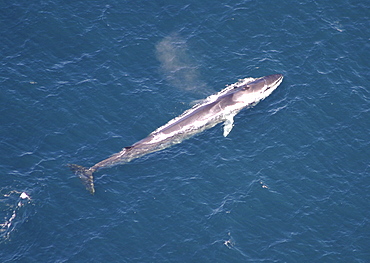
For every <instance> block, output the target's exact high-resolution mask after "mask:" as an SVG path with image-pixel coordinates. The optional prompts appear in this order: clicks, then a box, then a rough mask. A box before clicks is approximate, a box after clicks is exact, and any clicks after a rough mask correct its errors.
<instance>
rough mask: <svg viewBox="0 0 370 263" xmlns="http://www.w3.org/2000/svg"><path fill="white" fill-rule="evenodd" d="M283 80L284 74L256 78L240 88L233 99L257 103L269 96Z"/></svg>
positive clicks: (246, 102)
mask: <svg viewBox="0 0 370 263" xmlns="http://www.w3.org/2000/svg"><path fill="white" fill-rule="evenodd" d="M282 81H283V75H282V74H274V75H269V76H265V77H261V78H257V79H254V80H253V81H251V82H248V83H245V84H243V85H242V86H240V87H239V88H238V91H237V92H235V93H234V94H233V100H234V101H238V102H242V103H245V104H255V103H258V102H259V101H260V100H263V99H264V98H266V97H268V96H269V95H270V94H271V93H272V92H273V91H274V90H275V89H276V88H277V87H278V86H279V85H280V83H281V82H282Z"/></svg>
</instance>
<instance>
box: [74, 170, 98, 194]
mask: <svg viewBox="0 0 370 263" xmlns="http://www.w3.org/2000/svg"><path fill="white" fill-rule="evenodd" d="M67 166H68V167H69V168H70V169H71V170H72V171H73V172H74V173H75V174H76V175H77V176H78V177H80V178H81V180H82V183H83V184H84V185H85V187H86V190H88V191H89V192H90V193H91V194H92V195H93V194H94V193H95V188H94V177H93V172H94V171H95V170H93V169H91V168H85V167H83V166H80V165H77V164H67Z"/></svg>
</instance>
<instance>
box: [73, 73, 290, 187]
mask: <svg viewBox="0 0 370 263" xmlns="http://www.w3.org/2000/svg"><path fill="white" fill-rule="evenodd" d="M282 80H283V75H281V74H274V75H269V76H265V77H261V78H256V79H255V78H245V79H242V80H240V81H239V82H237V83H235V84H232V85H230V86H227V87H226V88H225V89H223V90H222V91H220V92H218V93H217V94H214V95H211V96H209V97H208V98H206V99H205V100H203V101H202V102H201V103H199V104H197V105H195V106H194V107H192V108H191V109H189V110H187V111H185V112H184V113H183V114H181V115H180V116H178V117H176V118H174V119H172V120H171V121H169V122H168V123H167V124H165V125H163V126H162V127H160V128H158V129H157V130H155V131H154V132H152V133H151V134H149V135H148V137H146V138H144V139H142V140H140V141H138V142H136V143H135V144H133V145H132V146H129V147H125V148H123V149H122V151H120V152H118V153H115V154H113V155H112V156H111V157H109V158H107V159H105V160H103V161H101V162H98V163H97V164H95V165H93V166H92V167H90V168H85V167H82V166H79V165H76V164H68V166H69V167H70V168H71V170H72V171H73V172H75V173H76V175H78V176H79V177H80V178H81V180H82V182H83V183H84V185H85V186H86V189H87V190H88V191H90V193H91V194H94V193H95V188H94V178H93V173H94V172H96V171H97V170H98V169H101V168H107V167H111V166H114V165H117V164H123V163H127V162H130V161H131V160H133V159H135V158H138V157H141V156H143V155H145V154H148V153H151V152H155V151H159V150H163V149H165V148H167V147H170V146H171V145H174V144H177V143H181V142H182V141H183V140H185V139H187V138H190V137H191V136H193V135H195V134H197V133H200V132H202V131H204V130H206V129H209V128H211V127H213V126H215V125H216V124H218V123H220V122H224V136H225V137H226V136H227V135H228V134H229V133H230V131H231V129H232V127H233V122H234V121H233V118H234V116H235V115H236V114H237V113H238V112H239V111H240V110H242V109H243V108H247V107H252V106H254V105H256V104H257V103H258V102H259V101H261V100H263V99H264V98H266V97H267V96H269V95H270V94H271V93H272V92H273V91H274V90H275V89H276V88H277V87H278V86H279V85H280V83H281V82H282Z"/></svg>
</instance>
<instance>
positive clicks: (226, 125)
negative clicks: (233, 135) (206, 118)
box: [224, 115, 235, 137]
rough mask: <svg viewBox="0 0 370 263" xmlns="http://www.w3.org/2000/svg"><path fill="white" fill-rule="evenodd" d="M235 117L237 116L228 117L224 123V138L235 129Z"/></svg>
mask: <svg viewBox="0 0 370 263" xmlns="http://www.w3.org/2000/svg"><path fill="white" fill-rule="evenodd" d="M234 116H235V115H231V116H229V117H227V119H226V121H225V122H224V137H226V136H227V135H228V134H229V133H230V131H231V130H232V129H233V127H234Z"/></svg>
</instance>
